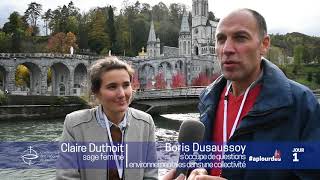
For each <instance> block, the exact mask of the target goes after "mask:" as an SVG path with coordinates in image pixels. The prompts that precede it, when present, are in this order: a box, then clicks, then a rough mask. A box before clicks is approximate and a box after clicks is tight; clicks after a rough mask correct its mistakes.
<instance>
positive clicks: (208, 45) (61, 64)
mask: <svg viewBox="0 0 320 180" xmlns="http://www.w3.org/2000/svg"><path fill="white" fill-rule="evenodd" d="M192 2H193V3H192V27H191V29H190V27H189V23H188V16H187V14H188V13H187V12H185V13H184V15H183V18H182V22H181V29H180V33H179V39H178V42H179V43H178V44H179V47H168V46H164V49H163V53H162V54H160V39H159V38H157V37H156V33H155V30H154V24H153V21H152V22H151V26H150V32H149V36H148V42H147V53H146V56H137V57H119V58H120V59H122V60H124V61H126V62H128V63H129V64H131V65H132V66H133V68H134V69H135V71H136V72H138V77H139V82H140V87H141V88H145V87H146V86H147V84H148V83H150V82H151V83H152V84H154V83H155V77H156V76H157V74H159V73H163V75H164V78H165V80H166V83H167V88H170V87H171V83H172V76H173V75H174V74H176V73H181V74H183V75H184V77H185V80H186V83H187V85H191V82H192V80H193V79H194V78H196V77H197V76H198V75H199V73H206V74H207V75H211V74H213V73H216V72H220V67H219V64H218V62H217V58H216V56H215V54H214V33H215V29H216V25H217V22H214V21H209V20H208V18H207V16H208V0H193V1H192ZM100 58H103V57H92V56H85V55H71V54H45V53H35V54H5V53H2V54H0V89H1V90H2V91H5V90H8V91H9V92H10V93H15V92H19V90H20V89H19V87H16V85H15V73H16V69H17V66H18V65H20V64H22V65H24V66H26V67H27V68H28V69H29V71H30V88H29V91H28V94H34V95H36V94H41V95H58V96H65V95H85V94H87V93H88V90H89V84H88V69H89V66H90V65H91V64H92V63H93V61H95V60H97V59H100ZM49 69H51V71H52V82H51V83H50V84H48V83H47V77H48V70H49Z"/></svg>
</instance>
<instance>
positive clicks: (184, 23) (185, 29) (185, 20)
mask: <svg viewBox="0 0 320 180" xmlns="http://www.w3.org/2000/svg"><path fill="white" fill-rule="evenodd" d="M182 32H190V28H189V22H188V15H187V12H186V11H184V13H183V17H182V21H181V28H180V33H182Z"/></svg>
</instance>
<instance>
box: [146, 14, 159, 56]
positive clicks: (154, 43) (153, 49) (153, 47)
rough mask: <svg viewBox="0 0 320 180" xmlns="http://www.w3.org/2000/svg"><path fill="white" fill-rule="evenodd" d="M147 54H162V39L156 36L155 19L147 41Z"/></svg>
mask: <svg viewBox="0 0 320 180" xmlns="http://www.w3.org/2000/svg"><path fill="white" fill-rule="evenodd" d="M147 56H148V57H159V56H160V39H159V38H156V33H155V31H154V24H153V20H152V21H151V25H150V31H149V37H148V42H147Z"/></svg>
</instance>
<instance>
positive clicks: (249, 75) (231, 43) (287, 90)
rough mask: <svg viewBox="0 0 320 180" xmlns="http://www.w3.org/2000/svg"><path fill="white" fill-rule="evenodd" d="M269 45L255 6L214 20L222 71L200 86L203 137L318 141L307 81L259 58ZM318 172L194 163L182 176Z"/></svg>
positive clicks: (313, 175) (218, 178)
mask: <svg viewBox="0 0 320 180" xmlns="http://www.w3.org/2000/svg"><path fill="white" fill-rule="evenodd" d="M269 46H270V37H269V36H268V35H267V27H266V22H265V20H264V18H263V17H262V16H261V15H260V14H259V13H257V12H256V11H253V10H250V9H240V10H236V11H233V12H231V13H230V14H228V15H227V16H226V17H224V18H222V19H221V20H220V22H219V24H218V26H217V30H216V54H217V56H218V59H219V61H220V65H221V69H222V74H223V75H222V76H221V77H219V78H218V79H217V80H216V81H215V82H213V83H212V84H211V85H210V86H208V87H207V88H206V89H205V90H204V91H203V92H202V94H201V95H200V103H199V111H200V120H201V121H202V122H203V123H204V125H205V127H206V128H207V129H206V132H205V141H213V142H216V143H221V142H239V141H247V142H248V141H250V142H289V141H290V142H299V141H319V139H320V105H319V103H318V101H317V99H316V98H315V96H314V95H313V93H312V92H311V91H310V90H309V89H308V88H307V87H305V86H303V85H301V84H298V83H296V82H294V81H291V80H289V79H287V78H286V76H285V75H284V74H283V73H282V71H281V70H280V69H279V68H278V67H276V66H275V65H274V64H272V63H271V62H269V61H268V60H266V59H264V58H263V56H264V55H265V54H266V53H267V50H268V48H269ZM172 174H174V171H171V172H169V173H168V174H167V175H166V176H165V177H164V179H170V178H172V177H171V176H172ZM208 174H210V175H211V176H209V175H208ZM319 174H320V173H319V171H318V173H317V172H312V171H299V170H296V171H295V170H272V169H271V170H252V169H233V170H231V169H223V170H222V171H221V170H220V169H211V170H205V169H195V170H193V171H192V172H191V174H190V176H189V178H188V179H197V180H200V179H211V180H222V179H229V180H234V179H235V180H237V179H241V180H254V179H259V180H262V179H266V180H278V179H280V180H282V179H288V180H289V179H290V180H294V179H320V177H319ZM183 178H184V177H183V176H180V177H179V178H178V179H183Z"/></svg>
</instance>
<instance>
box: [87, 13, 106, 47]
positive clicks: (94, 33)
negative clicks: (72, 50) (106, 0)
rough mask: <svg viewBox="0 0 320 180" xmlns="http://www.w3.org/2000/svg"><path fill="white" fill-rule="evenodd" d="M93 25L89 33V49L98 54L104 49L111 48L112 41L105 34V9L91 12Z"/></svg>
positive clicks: (91, 24)
mask: <svg viewBox="0 0 320 180" xmlns="http://www.w3.org/2000/svg"><path fill="white" fill-rule="evenodd" d="M91 13H92V14H91V23H90V28H89V33H88V40H89V47H90V48H91V49H92V50H94V51H95V52H96V53H100V51H101V50H102V49H104V48H110V40H109V36H108V34H107V33H106V32H105V26H106V25H105V22H106V17H105V13H104V11H103V9H95V10H94V11H92V12H91Z"/></svg>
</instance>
